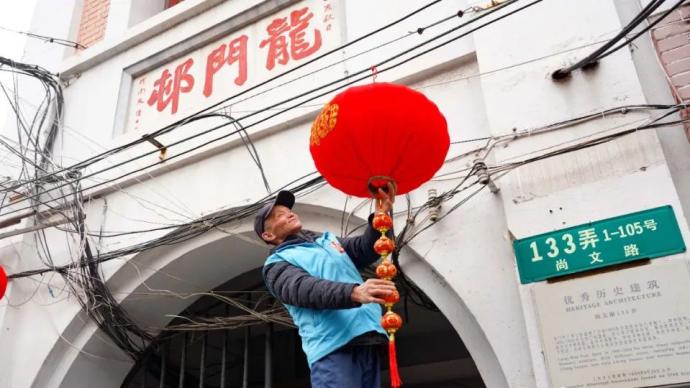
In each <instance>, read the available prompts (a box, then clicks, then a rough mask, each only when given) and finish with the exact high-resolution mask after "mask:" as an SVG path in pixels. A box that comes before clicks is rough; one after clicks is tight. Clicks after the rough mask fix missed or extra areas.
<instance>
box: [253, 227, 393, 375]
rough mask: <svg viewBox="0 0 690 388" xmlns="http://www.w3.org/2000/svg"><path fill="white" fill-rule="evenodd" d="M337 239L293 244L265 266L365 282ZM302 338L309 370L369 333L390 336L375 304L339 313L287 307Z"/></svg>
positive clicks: (328, 237) (327, 237)
mask: <svg viewBox="0 0 690 388" xmlns="http://www.w3.org/2000/svg"><path fill="white" fill-rule="evenodd" d="M337 247H339V244H338V241H337V239H336V238H335V237H334V236H333V235H332V234H331V233H329V232H326V233H324V234H323V235H322V236H321V237H319V238H317V239H316V240H315V241H314V242H313V243H312V242H304V243H299V244H291V245H288V246H286V247H284V248H281V249H278V250H277V251H276V252H275V253H273V254H272V255H271V256H269V257H268V259H266V263H264V266H267V265H269V264H274V263H277V262H279V261H286V262H288V263H290V264H292V265H294V266H297V267H300V268H302V269H303V270H305V271H307V272H308V273H309V274H310V275H312V276H315V277H318V278H321V279H326V280H332V281H336V282H343V283H358V284H361V283H363V282H364V280H363V279H362V276H361V275H360V274H359V271H357V268H356V267H355V265H354V264H353V263H352V260H350V257H349V256H348V255H347V253H344V252H342V253H341V252H340V251H339V250H338V248H337ZM285 307H286V308H287V310H288V312H289V313H290V315H291V316H292V320H293V321H294V322H295V324H296V325H297V328H298V329H299V335H300V337H302V349H303V350H304V353H305V354H306V355H307V361H308V362H309V367H310V368H311V366H312V365H313V364H314V363H315V362H316V361H318V360H319V359H321V358H322V357H324V356H326V355H328V354H330V353H332V352H333V351H334V350H336V349H338V348H340V347H342V346H343V345H345V344H347V343H348V342H350V340H352V339H353V338H355V337H357V336H358V335H361V334H364V333H366V332H369V331H378V332H379V333H381V334H384V335H385V334H386V332H385V331H384V330H383V328H382V327H381V323H380V320H381V306H379V305H378V304H375V303H369V304H363V305H362V306H360V307H356V308H350V309H337V310H335V309H334V310H317V309H310V308H304V307H297V306H292V305H287V304H286V305H285Z"/></svg>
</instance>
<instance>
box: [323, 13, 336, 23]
mask: <svg viewBox="0 0 690 388" xmlns="http://www.w3.org/2000/svg"><path fill="white" fill-rule="evenodd" d="M331 20H335V18H334V17H333V15H331V14H330V13H329V14H326V15H324V17H323V22H324V23H328V22H329V21H331Z"/></svg>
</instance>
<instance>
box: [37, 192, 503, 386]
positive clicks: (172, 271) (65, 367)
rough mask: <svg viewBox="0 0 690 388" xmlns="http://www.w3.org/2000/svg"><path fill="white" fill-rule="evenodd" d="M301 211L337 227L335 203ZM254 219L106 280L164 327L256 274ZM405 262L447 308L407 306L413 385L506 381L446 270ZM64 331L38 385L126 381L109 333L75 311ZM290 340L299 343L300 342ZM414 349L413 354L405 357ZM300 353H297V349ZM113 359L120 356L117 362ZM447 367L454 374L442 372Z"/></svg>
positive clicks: (309, 220) (161, 251) (154, 254)
mask: <svg viewBox="0 0 690 388" xmlns="http://www.w3.org/2000/svg"><path fill="white" fill-rule="evenodd" d="M296 210H297V211H298V212H299V214H300V215H301V217H302V219H303V223H304V224H305V225H307V226H308V227H310V228H312V229H314V230H338V229H339V225H340V213H339V211H337V210H333V209H327V208H323V207H320V206H314V205H304V204H300V205H299V206H298V207H297V208H296ZM250 221H251V220H245V221H244V222H242V223H240V224H237V225H233V226H228V227H224V228H219V229H218V230H213V231H211V232H208V233H206V234H204V235H202V236H200V237H197V238H195V239H192V240H189V241H185V242H183V243H180V244H177V245H175V246H168V247H159V248H156V249H153V250H150V251H147V252H144V253H142V254H139V255H137V256H135V257H132V258H130V259H129V260H127V261H126V264H124V265H122V266H121V267H119V268H118V269H117V270H116V272H115V273H114V274H113V275H112V276H111V277H110V278H109V280H108V284H109V286H110V287H111V290H112V291H113V293H114V295H116V297H118V299H120V300H121V303H122V305H123V307H124V308H125V309H126V311H128V313H129V314H130V315H131V316H132V318H133V319H134V320H135V321H136V322H137V323H138V324H139V325H141V326H144V327H148V328H157V329H162V328H165V327H167V326H168V325H169V324H171V323H174V321H173V319H174V318H175V317H176V316H178V315H179V314H180V312H182V311H184V310H185V309H190V308H191V309H192V310H194V309H195V308H196V307H194V306H195V304H196V303H197V302H198V303H202V304H203V303H204V302H203V298H202V297H203V295H204V293H206V292H207V291H208V290H215V289H222V287H223V286H225V287H228V284H230V285H231V286H232V287H237V283H235V282H237V281H238V279H240V278H242V277H243V276H245V277H246V276H250V277H251V276H254V277H256V274H257V273H258V272H257V268H259V267H260V266H261V265H262V263H263V260H264V259H265V256H266V253H267V249H266V247H265V246H264V245H263V244H262V243H260V242H258V241H257V240H256V239H255V238H254V237H253V232H252V226H251V222H250ZM360 221H361V220H360ZM230 252H232V254H230ZM401 262H402V263H403V267H404V268H405V270H406V273H407V275H408V276H409V277H410V279H411V280H412V281H414V282H415V283H416V284H417V285H418V286H419V287H420V288H421V289H423V290H424V291H425V292H426V293H427V295H428V296H429V297H430V298H431V299H432V300H433V301H434V303H435V304H436V306H438V308H439V309H440V311H441V312H442V313H443V314H440V313H436V314H438V315H435V316H434V315H433V314H432V315H428V314H427V315H423V314H422V313H421V312H420V311H417V310H416V309H417V307H414V306H412V307H409V306H408V314H407V315H408V317H407V318H408V320H409V323H408V325H407V326H406V327H405V330H403V332H401V335H400V337H399V338H400V345H399V346H400V350H399V353H400V354H401V367H402V373H403V376H404V377H405V378H406V385H407V386H413V384H415V382H418V383H419V384H420V385H418V386H420V387H421V386H427V385H424V384H427V383H428V381H427V380H428V377H429V376H434V379H436V380H434V381H436V383H434V385H433V386H435V387H438V386H441V385H437V384H438V383H439V382H441V381H444V379H445V381H450V382H451V384H452V382H453V381H457V379H460V378H465V379H468V378H469V380H468V381H469V382H474V384H481V379H483V380H484V383H485V384H486V385H487V386H490V387H504V386H505V387H507V383H506V380H505V377H504V376H503V373H502V372H501V368H500V365H499V363H498V361H497V358H496V356H495V354H494V353H493V350H492V349H491V347H490V346H489V343H488V341H487V340H486V337H485V336H484V334H483V332H482V330H481V328H480V327H479V325H478V324H477V322H476V320H475V319H474V318H473V316H472V314H471V312H470V311H468V309H467V308H466V306H465V304H464V303H463V302H462V300H461V299H460V298H459V297H458V296H457V294H456V293H455V292H453V291H452V289H451V288H450V287H448V286H447V285H446V284H445V282H444V281H443V278H442V276H440V275H439V274H437V273H435V272H434V271H433V269H432V268H431V267H430V266H429V265H428V264H427V263H426V262H425V261H424V260H422V259H421V258H420V257H419V256H417V255H416V254H415V253H414V252H412V251H411V250H406V251H404V252H403V254H402V255H401ZM106 270H107V268H106ZM252 273H254V274H255V275H251V274H252ZM198 306H199V305H197V307H198ZM192 310H190V311H192ZM415 316H416V317H417V318H415ZM451 328H452V329H454V330H450V329H451ZM263 330H264V329H258V328H257V329H256V330H255V331H254V333H255V334H256V336H258V337H257V338H259V337H260V336H262V335H264V334H263V333H264V331H263ZM283 330H286V329H281V328H277V329H276V335H275V336H274V338H275V339H276V340H277V341H282V340H280V339H279V338H280V336H283V335H285V336H286V337H285V338H288V339H287V340H286V341H293V342H294V339H289V337H290V334H289V333H288V334H279V333H280V332H281V331H283ZM449 330H450V331H449ZM458 334H459V336H458ZM62 335H63V338H64V339H65V340H66V341H69V344H70V345H69V346H67V345H65V342H63V341H58V342H57V343H56V345H55V346H54V348H53V350H52V351H51V354H50V355H49V357H48V358H47V359H46V361H45V362H44V364H43V366H42V368H41V370H40V372H39V374H38V376H37V378H36V379H35V381H34V384H33V385H34V386H37V387H39V386H69V387H82V386H83V387H88V386H91V384H92V382H93V381H99V382H100V384H99V385H102V386H120V385H121V384H122V383H123V381H125V378H126V376H128V375H130V373H131V371H132V368H133V367H135V365H134V363H133V362H128V361H127V360H126V357H125V356H124V355H123V354H122V353H121V352H119V351H118V349H115V348H114V346H113V345H112V344H110V343H109V342H108V341H106V340H103V339H102V338H101V337H100V336H99V335H98V332H97V330H96V328H95V325H93V324H92V323H91V322H89V321H88V320H86V319H85V318H84V317H82V316H76V317H74V318H73V319H72V321H71V322H70V324H68V325H67V327H66V329H65V330H64V331H63V333H62ZM449 335H451V336H454V337H449ZM405 336H410V338H409V339H410V341H406V340H405ZM415 336H416V337H415ZM460 337H462V338H463V340H464V345H463V341H461V340H460ZM449 338H453V341H450V340H449ZM455 339H457V341H455ZM454 341H455V342H454ZM449 343H451V344H453V345H448V344H449ZM255 346H259V345H255ZM291 346H292V348H296V349H299V345H298V343H297V346H295V345H294V343H293V344H292V345H291ZM420 346H428V347H429V348H430V349H433V351H432V352H429V355H427V356H419V358H417V359H415V357H416V356H415V355H416V354H420V352H419V349H420ZM408 347H409V348H408ZM446 348H447V349H446ZM446 350H447V353H444V352H445V351H446ZM191 351H192V350H191V348H190V352H191ZM88 354H91V355H97V357H91V356H89V355H88ZM104 355H105V356H104ZM470 355H471V356H470ZM408 356H409V357H410V358H409V359H406V357H408ZM294 358H295V360H297V358H298V356H296V355H295V356H294ZM113 359H116V360H121V361H120V362H119V363H114V362H113ZM475 364H476V368H477V369H478V370H479V372H481V377H482V378H481V379H478V376H477V373H476V369H475V366H474V365H475ZM274 365H275V363H274ZM305 365H306V364H305ZM137 367H140V366H137ZM446 371H451V372H452V373H451V374H446V375H444V373H445V372H446ZM255 373H256V372H255ZM297 377H299V376H297ZM178 378H179V375H178ZM94 379H96V380H94ZM472 379H474V380H472ZM197 384H198V381H197ZM197 386H198V385H197ZM449 386H459V385H449ZM470 386H472V385H470ZM476 386H482V385H476Z"/></svg>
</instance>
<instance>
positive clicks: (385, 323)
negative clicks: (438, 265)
mask: <svg viewBox="0 0 690 388" xmlns="http://www.w3.org/2000/svg"><path fill="white" fill-rule="evenodd" d="M372 225H373V227H374V229H376V230H377V231H379V232H381V237H379V239H378V240H376V242H375V243H374V251H376V253H377V254H378V255H379V256H381V262H380V263H379V265H378V266H376V276H377V277H378V278H379V279H385V280H393V278H395V276H396V275H397V274H398V270H397V269H396V268H395V264H393V263H392V262H391V260H390V254H391V253H393V250H395V242H394V241H393V240H392V239H390V238H388V237H387V236H386V232H388V231H389V230H391V229H392V228H393V219H392V218H391V216H389V215H388V214H386V213H384V212H381V211H377V212H376V213H375V214H374V219H373V220H372ZM384 300H385V302H386V303H385V305H384V306H385V307H386V311H385V312H384V313H383V316H382V317H381V326H382V327H383V329H384V330H386V333H388V360H389V367H390V376H391V386H392V387H395V388H397V387H399V386H401V385H402V381H401V380H400V373H399V372H398V361H397V354H396V351H395V332H397V331H398V329H400V328H401V327H402V318H401V317H400V315H398V314H396V313H395V312H394V311H393V305H394V304H396V303H398V301H399V300H400V294H399V293H398V291H394V292H392V293H391V294H389V295H387V296H386V297H385V299H384Z"/></svg>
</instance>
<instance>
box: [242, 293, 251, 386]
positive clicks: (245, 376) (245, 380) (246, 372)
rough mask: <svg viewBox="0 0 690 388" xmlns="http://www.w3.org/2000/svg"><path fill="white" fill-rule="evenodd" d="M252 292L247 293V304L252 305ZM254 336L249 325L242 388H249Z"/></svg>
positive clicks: (246, 332) (246, 336) (245, 332)
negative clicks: (250, 355)
mask: <svg viewBox="0 0 690 388" xmlns="http://www.w3.org/2000/svg"><path fill="white" fill-rule="evenodd" d="M251 303H252V293H251V292H250V293H248V294H247V306H248V307H251ZM251 336H252V329H251V327H250V326H247V327H246V328H245V329H244V363H243V365H242V388H249V339H250V338H251Z"/></svg>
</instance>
